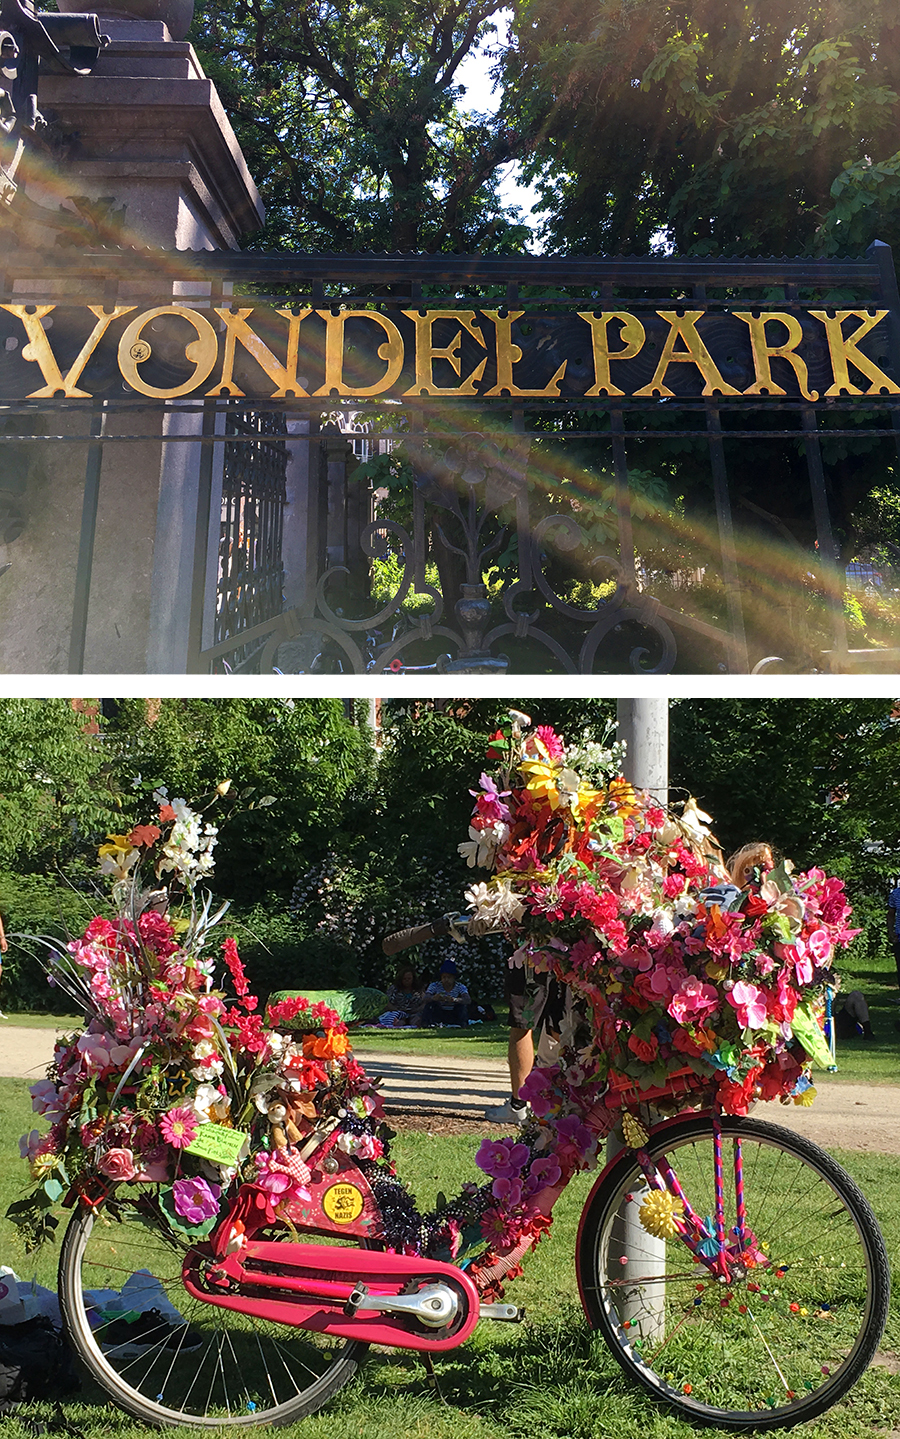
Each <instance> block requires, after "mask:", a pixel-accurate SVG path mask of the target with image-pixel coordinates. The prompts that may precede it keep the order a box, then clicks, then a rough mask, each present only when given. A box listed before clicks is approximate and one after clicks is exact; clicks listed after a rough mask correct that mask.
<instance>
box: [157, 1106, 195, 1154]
mask: <svg viewBox="0 0 900 1439" xmlns="http://www.w3.org/2000/svg"><path fill="white" fill-rule="evenodd" d="M199 1124H200V1121H199V1120H198V1118H197V1116H196V1114H195V1113H194V1111H193V1109H188V1107H187V1105H186V1104H183V1105H181V1106H179V1107H178V1108H176V1109H167V1110H166V1112H165V1114H164V1115H163V1116H162V1118H161V1119H160V1121H159V1132H160V1134H161V1135H162V1137H163V1139H164V1140H165V1141H166V1143H167V1144H171V1146H172V1148H173V1149H187V1147H188V1145H189V1144H193V1142H194V1140H195V1139H196V1137H197V1130H198V1128H199Z"/></svg>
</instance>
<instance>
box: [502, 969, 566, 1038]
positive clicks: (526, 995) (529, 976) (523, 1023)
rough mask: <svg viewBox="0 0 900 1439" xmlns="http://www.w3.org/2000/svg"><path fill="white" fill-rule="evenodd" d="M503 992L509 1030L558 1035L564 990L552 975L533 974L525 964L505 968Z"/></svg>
mask: <svg viewBox="0 0 900 1439" xmlns="http://www.w3.org/2000/svg"><path fill="white" fill-rule="evenodd" d="M503 993H504V997H505V998H506V999H507V1001H508V1002H509V1027H510V1029H532V1030H534V1031H535V1032H537V1031H539V1030H541V1029H543V1028H546V1029H549V1030H551V1031H553V1032H554V1033H558V1032H559V1029H560V1026H561V1024H562V1017H563V1012H564V1010H565V1006H566V990H565V986H564V985H562V984H560V982H559V980H558V979H556V978H555V977H554V976H553V975H552V974H546V973H544V974H541V973H535V972H534V971H533V970H530V969H528V968H526V966H525V965H516V966H515V967H510V966H507V969H506V979H505V981H504V985H503Z"/></svg>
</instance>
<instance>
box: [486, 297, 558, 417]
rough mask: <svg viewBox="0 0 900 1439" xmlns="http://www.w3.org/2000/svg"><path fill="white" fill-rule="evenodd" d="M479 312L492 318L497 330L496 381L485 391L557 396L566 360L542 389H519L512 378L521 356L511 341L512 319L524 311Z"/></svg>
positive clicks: (514, 394)
mask: <svg viewBox="0 0 900 1439" xmlns="http://www.w3.org/2000/svg"><path fill="white" fill-rule="evenodd" d="M481 313H482V314H483V315H487V317H488V319H489V320H493V322H494V328H495V330H496V331H497V383H496V385H493V386H492V388H491V389H489V390H487V391H486V392H485V393H486V394H488V395H502V394H503V392H504V391H505V392H506V393H507V394H508V395H511V396H513V397H517V396H519V395H556V396H557V397H558V396H559V382H560V380H561V379H562V377H563V375H564V374H565V373H566V365H567V364H568V360H563V362H562V364H561V365H560V367H559V369H558V370H557V371H556V374H555V375H554V376H553V378H552V379H551V380H549V381H548V382H547V384H546V385H545V386H544V388H543V389H542V390H520V389H519V386H518V385H517V384H516V382H515V380H514V379H513V365H517V364H518V363H519V361H520V360H521V358H522V351H521V349H520V348H519V346H518V345H514V344H513V342H512V327H513V321H514V320H520V319H521V318H522V316H523V315H524V313H525V311H524V310H509V311H508V312H507V313H506V315H503V316H501V314H500V311H499V310H482V312H481Z"/></svg>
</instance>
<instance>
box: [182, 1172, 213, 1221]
mask: <svg viewBox="0 0 900 1439" xmlns="http://www.w3.org/2000/svg"><path fill="white" fill-rule="evenodd" d="M221 1193H222V1189H221V1186H220V1185H218V1184H207V1182H206V1180H205V1179H176V1180H175V1183H174V1184H173V1185H172V1203H173V1204H174V1206H175V1213H176V1214H180V1215H181V1218H182V1219H186V1220H187V1221H188V1223H189V1224H203V1223H204V1222H205V1221H206V1220H207V1219H212V1218H213V1217H214V1216H215V1215H216V1214H218V1212H219V1196H220V1194H221Z"/></svg>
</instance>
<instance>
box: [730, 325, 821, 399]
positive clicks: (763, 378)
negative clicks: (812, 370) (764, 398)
mask: <svg viewBox="0 0 900 1439" xmlns="http://www.w3.org/2000/svg"><path fill="white" fill-rule="evenodd" d="M733 314H734V317H735V319H736V320H743V322H744V324H745V325H746V326H747V327H748V329H749V330H750V348H751V350H752V351H753V365H754V368H755V370H756V380H755V381H754V383H753V384H752V385H749V386H748V387H747V389H746V390H745V391H744V394H745V395H786V394H787V390H783V389H782V388H781V386H780V385H776V383H775V381H774V380H773V379H772V369H771V366H770V364H769V361H770V360H775V359H782V360H787V362H788V364H789V365H792V366H793V370H794V374H795V375H796V376H797V384H798V385H799V387H800V393H801V395H802V396H803V398H804V400H817V399H818V398H819V392H818V390H812V391H811V390H810V389H809V374H808V371H807V368H806V362H805V361H804V360H801V358H800V356H799V355H798V354H797V353H796V350H797V346H798V345H799V344H800V343H801V342H802V340H803V327H802V325H801V324H800V321H799V320H798V319H797V317H796V315H789V314H786V313H784V312H782V311H781V310H775V311H773V312H770V313H769V314H765V315H751V314H748V313H746V312H744V311H743V310H734V311H733ZM774 320H780V321H781V323H782V325H784V326H785V328H786V330H787V332H788V337H787V340H786V341H785V343H784V344H783V345H770V344H769V342H768V340H767V339H766V325H768V324H771V323H772V322H773V321H774Z"/></svg>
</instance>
